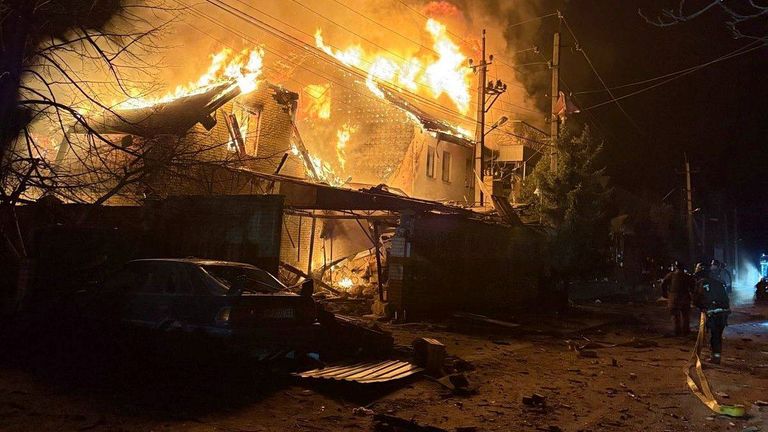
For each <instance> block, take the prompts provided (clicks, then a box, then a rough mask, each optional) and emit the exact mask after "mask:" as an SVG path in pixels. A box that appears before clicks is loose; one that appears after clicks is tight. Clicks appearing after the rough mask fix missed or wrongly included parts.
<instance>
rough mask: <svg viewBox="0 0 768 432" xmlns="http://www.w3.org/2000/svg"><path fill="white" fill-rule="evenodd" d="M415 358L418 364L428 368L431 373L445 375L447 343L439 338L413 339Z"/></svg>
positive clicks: (436, 375)
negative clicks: (443, 342) (444, 365)
mask: <svg viewBox="0 0 768 432" xmlns="http://www.w3.org/2000/svg"><path fill="white" fill-rule="evenodd" d="M413 353H414V359H415V362H416V364H417V365H419V366H420V367H423V368H424V369H426V371H427V373H428V374H429V375H432V376H435V377H440V376H442V375H443V364H444V363H445V356H446V351H445V345H443V344H442V343H441V342H440V341H438V340H437V339H431V338H419V339H416V340H415V341H413Z"/></svg>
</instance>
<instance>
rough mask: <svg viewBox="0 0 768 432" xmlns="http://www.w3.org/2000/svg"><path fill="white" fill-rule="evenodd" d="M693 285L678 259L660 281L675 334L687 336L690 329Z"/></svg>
mask: <svg viewBox="0 0 768 432" xmlns="http://www.w3.org/2000/svg"><path fill="white" fill-rule="evenodd" d="M694 287H695V282H694V279H693V277H692V276H691V275H689V274H688V273H686V272H685V266H684V265H683V264H681V263H680V262H679V261H675V264H674V266H673V267H672V271H671V272H669V273H668V274H667V275H666V276H665V277H664V280H662V282H661V292H662V296H663V297H665V298H666V299H667V307H668V308H669V312H670V314H672V319H673V320H674V323H675V336H687V335H688V334H689V333H690V331H691V324H690V321H691V320H690V316H691V315H690V314H691V293H692V292H693V290H694Z"/></svg>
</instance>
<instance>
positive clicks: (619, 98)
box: [581, 41, 765, 111]
mask: <svg viewBox="0 0 768 432" xmlns="http://www.w3.org/2000/svg"><path fill="white" fill-rule="evenodd" d="M755 42H757V43H759V44H760V45H758V46H754V47H752V48H749V49H746V50H743V49H744V47H742V48H739V49H738V50H736V51H739V52H737V53H736V52H734V53H732V54H731V55H729V56H727V57H725V58H721V59H720V60H718V61H721V60H727V59H731V58H734V57H737V56H740V55H742V54H747V53H749V52H752V51H754V50H757V49H760V48H763V47H764V46H765V44H764V43H762V42H761V41H755ZM740 50H741V51H740ZM712 63H715V61H713V62H711V63H710V64H712ZM704 67H706V66H700V67H698V68H696V69H693V70H689V71H687V72H684V73H681V74H678V75H675V76H673V77H672V78H669V79H666V80H664V81H662V82H660V83H656V84H654V85H651V86H648V87H645V88H642V89H640V90H637V91H634V92H631V93H627V94H625V95H622V96H619V97H618V98H613V99H611V100H607V101H604V102H600V103H598V104H595V105H592V106H589V107H587V108H582V109H581V111H589V110H591V109H594V108H598V107H601V106H603V105H606V104H610V103H614V102H616V101H619V100H622V99H626V98H628V97H631V96H635V95H637V94H640V93H643V92H646V91H648V90H651V89H654V88H656V87H659V86H661V85H664V84H666V83H668V82H670V81H674V80H676V79H678V78H680V77H682V76H685V75H688V74H692V73H694V72H696V71H697V70H699V69H703V68H704Z"/></svg>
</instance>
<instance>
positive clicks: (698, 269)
mask: <svg viewBox="0 0 768 432" xmlns="http://www.w3.org/2000/svg"><path fill="white" fill-rule="evenodd" d="M702 271H704V263H696V269H695V270H694V271H693V272H694V273H699V272H702Z"/></svg>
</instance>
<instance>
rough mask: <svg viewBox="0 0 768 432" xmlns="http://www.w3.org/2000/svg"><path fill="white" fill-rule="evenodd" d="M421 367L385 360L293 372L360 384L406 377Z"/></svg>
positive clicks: (301, 375) (303, 376) (419, 370)
mask: <svg viewBox="0 0 768 432" xmlns="http://www.w3.org/2000/svg"><path fill="white" fill-rule="evenodd" d="M422 371H423V369H422V368H420V367H418V366H416V365H414V364H412V363H408V362H405V361H400V360H385V361H379V362H369V363H355V364H351V365H335V366H334V365H328V366H326V367H324V368H321V369H312V370H308V371H305V372H300V373H294V374H293V375H294V376H298V377H301V378H318V379H331V380H337V381H352V382H356V383H360V384H373V383H382V382H387V381H394V380H399V379H403V378H407V377H409V376H411V375H415V374H417V373H419V372H422Z"/></svg>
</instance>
